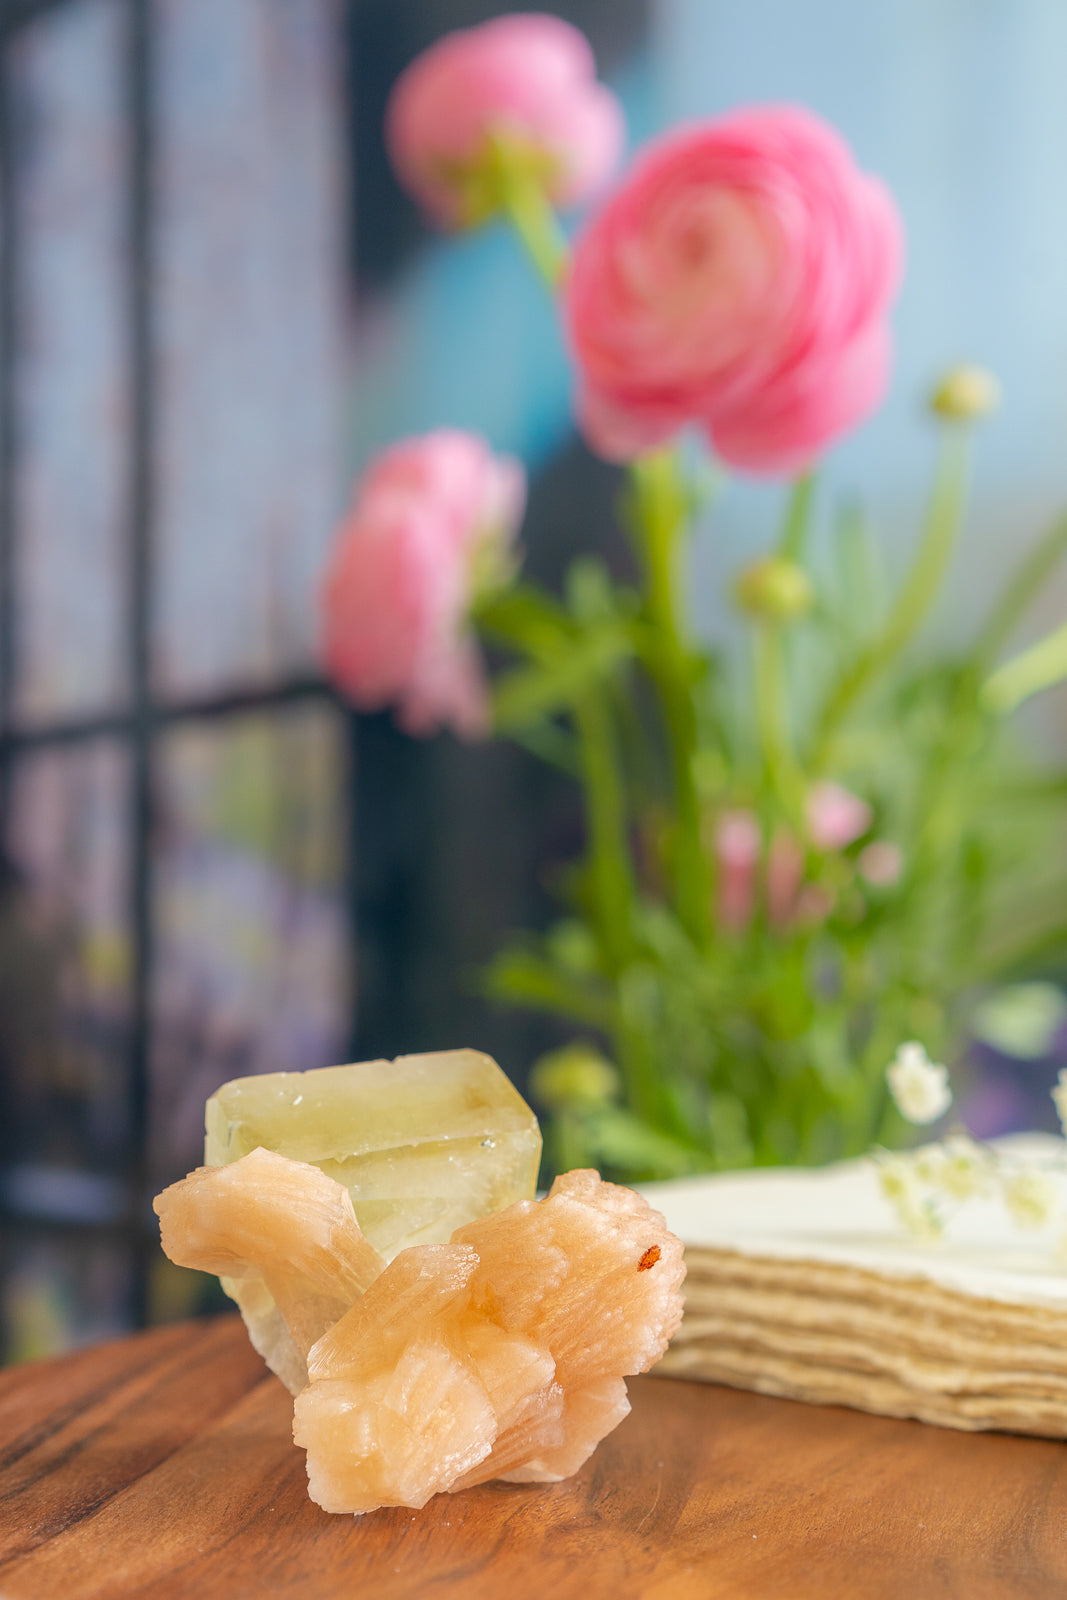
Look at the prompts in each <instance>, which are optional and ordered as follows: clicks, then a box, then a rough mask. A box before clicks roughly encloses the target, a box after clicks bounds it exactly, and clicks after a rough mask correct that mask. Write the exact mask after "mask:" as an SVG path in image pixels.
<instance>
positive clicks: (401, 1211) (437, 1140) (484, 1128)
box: [204, 1050, 541, 1260]
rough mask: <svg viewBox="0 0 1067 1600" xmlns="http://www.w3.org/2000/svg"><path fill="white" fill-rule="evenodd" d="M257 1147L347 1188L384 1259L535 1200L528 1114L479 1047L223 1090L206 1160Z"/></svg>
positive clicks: (533, 1133)
mask: <svg viewBox="0 0 1067 1600" xmlns="http://www.w3.org/2000/svg"><path fill="white" fill-rule="evenodd" d="M260 1145H262V1146H263V1148H264V1149H266V1150H274V1151H277V1153H278V1154H279V1155H284V1156H289V1157H291V1158H292V1159H293V1160H294V1161H307V1162H310V1163H311V1164H312V1165H313V1166H316V1167H320V1168H321V1169H322V1171H323V1172H325V1173H327V1174H328V1175H329V1176H330V1177H331V1178H335V1179H336V1180H337V1182H338V1183H343V1184H345V1185H346V1186H347V1188H348V1190H349V1192H350V1193H351V1196H352V1203H353V1205H354V1207H355V1211H356V1216H357V1218H358V1220H359V1225H360V1227H361V1229H362V1230H363V1232H364V1234H365V1235H366V1237H367V1238H368V1239H369V1240H370V1242H371V1244H372V1245H374V1247H375V1249H376V1250H378V1251H380V1252H381V1254H382V1255H383V1256H385V1258H386V1259H387V1260H391V1259H392V1257H393V1256H395V1255H396V1254H397V1252H398V1251H400V1250H403V1249H404V1248H405V1247H406V1246H407V1245H410V1244H443V1243H445V1242H447V1240H449V1239H450V1238H451V1236H452V1234H453V1233H454V1232H455V1230H456V1229H457V1228H460V1227H462V1226H463V1225H464V1224H465V1223H467V1222H473V1221H474V1220H475V1219H476V1218H477V1217H482V1216H485V1214H486V1213H487V1212H489V1211H499V1210H500V1209H501V1207H502V1206H508V1205H511V1204H512V1203H513V1202H514V1201H516V1200H528V1199H530V1198H531V1197H532V1195H533V1193H534V1186H535V1184H536V1182H537V1168H538V1163H539V1161H540V1158H541V1135H540V1133H539V1131H538V1127H537V1119H536V1118H535V1116H534V1114H533V1112H532V1111H531V1110H530V1108H529V1106H528V1105H527V1104H526V1102H525V1101H524V1100H523V1099H522V1097H521V1095H520V1094H519V1093H518V1091H517V1090H516V1089H515V1088H513V1086H512V1085H511V1084H510V1083H509V1082H508V1080H507V1078H506V1077H505V1076H504V1074H503V1072H501V1070H500V1068H499V1067H498V1066H497V1064H496V1062H495V1061H493V1060H492V1058H491V1057H490V1056H486V1055H482V1054H481V1053H480V1052H479V1051H477V1050H446V1051H440V1052H437V1053H435V1054H432V1055H421V1056H400V1057H399V1058H398V1059H397V1060H396V1061H363V1062H359V1063H356V1064H354V1065H352V1066H347V1067H324V1068H321V1069H320V1070H318V1071H315V1072H273V1073H268V1074H266V1075H265V1076H263V1077H259V1078H235V1079H234V1080H233V1082H232V1083H224V1084H223V1086H222V1088H221V1089H219V1090H218V1091H217V1092H216V1093H215V1094H214V1095H213V1096H212V1097H211V1099H210V1100H209V1101H208V1103H207V1138H206V1140H205V1143H204V1160H205V1162H206V1164H207V1165H208V1166H210V1167H217V1166H223V1165H225V1164H226V1163H227V1162H229V1161H236V1160H237V1159H238V1158H239V1157H240V1156H245V1155H248V1153H249V1152H250V1151H251V1150H254V1149H256V1148H257V1146H260Z"/></svg>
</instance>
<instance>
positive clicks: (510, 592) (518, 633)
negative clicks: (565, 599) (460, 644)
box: [474, 583, 574, 659]
mask: <svg viewBox="0 0 1067 1600" xmlns="http://www.w3.org/2000/svg"><path fill="white" fill-rule="evenodd" d="M474 622H475V625H476V627H477V628H478V629H479V631H480V632H481V633H482V634H484V635H485V636H486V637H487V638H488V639H490V640H493V641H494V642H496V643H498V644H506V645H511V646H512V647H513V648H514V649H517V650H524V651H525V652H526V653H527V654H528V655H532V656H534V657H536V658H538V659H541V658H544V657H545V656H551V655H554V654H556V653H557V652H558V651H559V650H561V649H564V648H565V647H566V646H567V645H568V644H569V642H570V641H571V639H572V638H573V636H574V624H573V622H572V621H571V619H570V617H568V615H567V613H566V611H565V610H564V608H563V607H562V606H561V605H560V603H559V601H558V600H557V599H556V598H555V596H554V595H551V594H548V593H547V592H546V591H545V590H543V589H538V588H535V587H534V586H533V584H529V583H523V584H514V585H513V586H512V587H511V588H509V589H504V590H502V591H501V592H499V593H497V594H494V595H493V596H492V597H491V598H489V599H487V600H485V601H483V602H482V604H481V605H479V606H478V607H477V609H476V611H475V613H474Z"/></svg>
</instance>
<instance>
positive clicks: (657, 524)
mask: <svg viewBox="0 0 1067 1600" xmlns="http://www.w3.org/2000/svg"><path fill="white" fill-rule="evenodd" d="M631 476H632V479H633V484H634V488H635V491H636V493H635V497H634V499H635V506H636V522H637V531H638V537H639V541H640V545H641V553H642V555H643V558H644V567H645V617H646V620H647V622H648V624H649V625H650V629H651V633H652V648H651V650H649V651H647V652H646V665H647V666H648V669H649V672H650V674H651V676H652V679H653V681H654V683H655V685H656V688H657V690H658V691H659V697H660V703H661V707H662V711H663V720H664V724H665V728H666V733H667V743H668V747H669V751H670V760H671V772H672V777H673V783H674V798H675V829H674V838H673V847H672V850H671V863H670V867H671V882H672V888H673V898H674V903H675V909H676V911H677V913H678V919H679V921H680V922H681V924H682V926H683V927H684V928H685V930H686V932H687V933H688V934H689V936H690V938H692V939H693V940H694V941H695V942H696V943H697V944H705V943H707V941H708V940H709V939H710V937H711V882H710V875H709V872H708V863H707V859H706V857H705V855H704V846H703V841H702V838H701V820H702V819H701V808H700V797H699V795H698V793H697V787H696V780H695V778H694V774H693V762H694V757H695V755H696V751H697V717H696V707H695V705H694V703H693V685H694V682H695V678H696V671H695V663H694V660H693V656H692V652H691V649H690V647H689V643H688V627H687V623H686V620H685V616H684V611H683V607H682V603H681V598H680V588H681V585H680V582H679V573H678V566H679V559H680V556H681V549H682V546H681V539H682V535H683V533H684V532H685V528H686V525H687V522H688V517H689V500H688V496H687V494H686V489H685V485H684V482H683V479H682V475H681V471H680V466H679V460H678V455H677V453H676V452H674V451H660V452H656V453H655V454H652V455H648V456H645V457H643V458H642V460H640V461H639V462H636V463H635V464H634V466H633V468H632V469H631Z"/></svg>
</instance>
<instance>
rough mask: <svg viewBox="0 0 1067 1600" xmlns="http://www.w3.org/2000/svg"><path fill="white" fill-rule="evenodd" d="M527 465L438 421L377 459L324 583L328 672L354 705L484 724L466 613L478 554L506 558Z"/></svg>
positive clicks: (359, 489)
mask: <svg viewBox="0 0 1067 1600" xmlns="http://www.w3.org/2000/svg"><path fill="white" fill-rule="evenodd" d="M525 496H526V486H525V475H524V473H523V470H522V467H521V466H520V465H519V463H518V462H517V461H515V460H513V459H512V458H511V457H507V456H504V457H498V456H494V455H493V454H492V453H491V452H490V450H489V447H488V445H487V444H486V443H485V441H484V440H482V439H479V438H477V437H476V436H475V435H473V434H468V433H460V432H458V431H455V430H452V429H440V430H439V431H438V432H436V433H428V434H425V435H423V436H422V437H421V438H414V439H405V440H403V441H402V442H401V443H400V444H396V445H393V446H392V448H391V449H389V450H386V451H384V452H383V453H382V454H381V455H380V456H379V457H378V458H377V460H375V461H374V462H372V463H371V465H370V467H368V469H367V471H366V472H365V473H364V475H363V477H362V479H361V480H360V482H359V483H358V484H357V485H356V491H355V495H354V498H353V503H352V507H351V510H350V511H349V513H348V516H347V517H346V518H345V520H344V522H343V523H342V525H341V527H340V528H339V529H338V532H337V536H336V540H335V543H334V547H333V551H332V554H331V557H330V560H329V564H328V567H327V571H326V575H325V579H324V582H323V588H322V654H323V660H324V664H325V668H326V671H327V672H328V673H329V675H330V676H331V677H332V678H333V679H334V681H335V682H336V683H337V685H338V687H339V688H340V689H341V691H342V692H343V693H344V694H345V695H347V696H348V698H349V699H350V700H351V701H352V702H353V704H355V705H357V706H359V707H360V708H361V709H362V710H366V711H375V710H380V709H382V708H383V707H385V706H389V705H392V706H395V707H396V709H397V713H398V718H399V721H400V723H401V726H402V727H404V728H405V729H406V730H407V732H409V733H413V734H429V733H432V732H434V731H435V730H436V729H437V728H438V727H440V726H442V725H449V726H451V727H452V728H454V729H455V731H456V732H457V733H458V734H460V735H461V736H463V737H465V738H475V737H478V736H479V735H481V734H484V733H485V732H486V731H487V728H488V705H487V699H486V691H485V683H484V677H483V672H482V666H481V661H480V659H479V655H478V650H477V646H476V645H475V642H474V639H473V637H472V635H471V632H470V629H469V626H468V615H469V609H470V604H471V600H472V597H473V590H474V585H475V583H476V579H477V573H478V569H479V566H480V565H492V564H493V560H494V558H495V561H496V565H497V566H500V565H503V561H504V552H505V550H506V547H507V545H508V544H509V543H510V542H511V540H512V539H513V538H514V535H515V532H516V530H517V528H518V525H519V522H520V520H521V518H522V511H523V506H524V503H525Z"/></svg>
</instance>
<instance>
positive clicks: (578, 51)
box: [385, 12, 625, 227]
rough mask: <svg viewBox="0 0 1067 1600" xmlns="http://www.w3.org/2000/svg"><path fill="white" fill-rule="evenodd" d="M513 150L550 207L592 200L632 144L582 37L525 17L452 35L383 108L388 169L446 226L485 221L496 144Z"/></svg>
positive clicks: (400, 82)
mask: <svg viewBox="0 0 1067 1600" xmlns="http://www.w3.org/2000/svg"><path fill="white" fill-rule="evenodd" d="M493 135H497V136H500V137H503V138H506V139H508V140H509V141H511V142H512V144H513V145H514V146H517V147H518V148H519V149H520V150H521V152H522V154H523V156H524V158H525V159H526V160H527V161H528V162H529V164H530V166H531V168H532V170H534V171H536V172H537V173H538V175H539V176H540V177H541V179H542V180H543V182H544V183H545V186H546V191H547V194H548V197H549V199H550V200H551V201H552V202H553V204H555V205H559V206H571V205H576V204H577V203H578V202H579V201H581V200H584V199H586V198H588V196H589V195H590V194H592V193H593V192H594V191H595V190H596V189H598V188H600V186H601V185H602V184H603V183H604V182H605V181H606V180H607V178H608V177H610V175H611V173H612V171H613V170H614V168H615V166H616V165H617V163H618V161H619V158H620V156H621V154H622V148H623V143H624V140H625V128H624V124H623V117H622V108H621V107H620V105H619V102H618V101H617V100H616V98H615V96H614V95H613V94H612V93H611V91H610V90H609V89H606V88H605V87H604V85H603V84H600V83H598V82H597V81H596V63H595V62H594V60H593V52H592V50H591V49H590V48H589V42H588V40H587V39H586V38H585V36H584V34H581V33H579V31H578V29H577V28H574V27H572V26H571V24H570V23H569V22H564V21H562V20H561V18H559V17H551V16H547V15H542V14H540V13H535V12H530V13H524V14H520V15H511V16H504V17H495V18H493V19H492V20H491V21H489V22H483V23H482V24H480V26H478V27H475V28H465V29H462V30H460V31H458V32H456V33H449V34H446V35H445V37H444V38H443V39H439V40H438V42H437V43H436V44H434V45H431V46H430V48H429V49H428V50H425V51H423V53H422V55H420V56H417V57H416V59H415V60H414V61H413V62H412V63H411V65H410V66H409V67H407V68H406V69H405V71H404V72H402V73H401V75H400V77H399V78H398V79H397V82H396V85H395V87H394V89H393V92H392V96H391V98H390V101H389V105H388V108H387V111H386V123H385V136H386V144H387V146H388V149H389V154H390V158H391V159H392V162H393V166H394V167H395V169H396V172H397V174H398V176H399V178H400V180H401V182H402V183H403V184H404V185H405V187H406V188H408V189H409V190H410V191H411V193H412V194H413V195H414V196H415V197H416V199H418V200H419V201H421V203H422V204H423V205H424V206H426V208H427V210H429V211H430V212H431V214H432V215H433V216H434V217H435V218H436V219H437V220H438V221H439V222H441V223H443V224H444V225H445V226H452V227H455V226H464V225H467V226H469V225H471V224H473V223H477V222H480V221H482V220H483V219H484V217H485V215H486V214H487V212H488V211H489V210H491V209H492V206H493V202H492V198H491V190H487V187H486V181H485V179H486V171H487V161H488V159H489V154H490V151H489V140H490V137H491V136H493Z"/></svg>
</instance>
